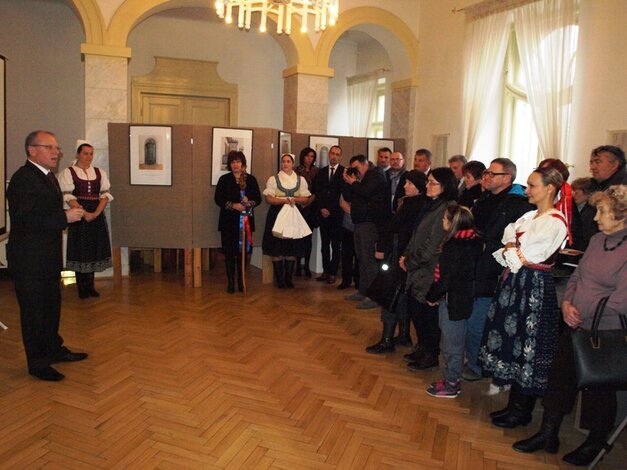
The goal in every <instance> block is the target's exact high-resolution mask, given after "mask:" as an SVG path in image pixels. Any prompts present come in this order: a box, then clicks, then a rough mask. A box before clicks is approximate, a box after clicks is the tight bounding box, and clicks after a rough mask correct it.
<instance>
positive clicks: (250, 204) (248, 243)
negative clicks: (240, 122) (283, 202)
mask: <svg viewBox="0 0 627 470" xmlns="http://www.w3.org/2000/svg"><path fill="white" fill-rule="evenodd" d="M226 165H227V168H228V169H229V170H230V172H229V173H227V174H225V175H222V176H221V177H220V179H219V180H218V185H217V186H216V193H215V196H214V200H215V203H216V204H217V205H218V206H219V207H220V219H219V220H218V230H219V231H220V235H221V238H222V253H223V254H224V261H225V264H226V280H227V288H226V291H227V292H228V293H229V294H232V293H233V292H235V269H236V268H235V266H237V287H238V290H239V291H240V292H243V291H244V264H243V263H244V262H245V258H243V256H242V253H243V252H244V253H247V254H248V253H250V252H251V251H252V232H254V231H255V218H254V216H253V209H254V208H255V207H256V206H258V205H259V204H261V193H260V192H259V185H258V184H257V180H256V179H255V177H254V176H253V175H251V174H249V173H247V172H246V156H245V155H244V153H243V152H238V151H235V150H232V151H231V152H229V154H228V156H227V159H226Z"/></svg>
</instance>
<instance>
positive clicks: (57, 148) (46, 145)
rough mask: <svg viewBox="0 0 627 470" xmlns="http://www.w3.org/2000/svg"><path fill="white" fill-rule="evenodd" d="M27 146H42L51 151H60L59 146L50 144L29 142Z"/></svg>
mask: <svg viewBox="0 0 627 470" xmlns="http://www.w3.org/2000/svg"><path fill="white" fill-rule="evenodd" d="M29 147H43V148H45V149H48V151H49V152H51V151H52V150H56V151H57V152H60V151H61V147H58V146H56V145H50V144H30V145H29Z"/></svg>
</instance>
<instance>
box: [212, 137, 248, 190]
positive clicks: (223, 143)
mask: <svg viewBox="0 0 627 470" xmlns="http://www.w3.org/2000/svg"><path fill="white" fill-rule="evenodd" d="M232 150H235V151H237V152H243V153H244V156H245V157H246V162H247V165H246V171H247V172H248V173H252V168H253V152H252V150H253V131H252V129H229V128H225V127H214V128H213V147H212V153H211V184H212V185H213V186H216V185H217V184H218V180H219V179H220V176H222V175H224V174H226V173H228V172H229V169H228V167H227V165H226V159H227V157H228V156H229V152H231V151H232Z"/></svg>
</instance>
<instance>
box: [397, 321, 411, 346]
mask: <svg viewBox="0 0 627 470" xmlns="http://www.w3.org/2000/svg"><path fill="white" fill-rule="evenodd" d="M409 324H410V320H409V317H408V316H404V317H400V318H399V319H398V336H395V337H394V344H398V345H399V346H412V342H411V333H410V332H409Z"/></svg>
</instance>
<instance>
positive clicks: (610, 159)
mask: <svg viewBox="0 0 627 470" xmlns="http://www.w3.org/2000/svg"><path fill="white" fill-rule="evenodd" d="M590 174H591V175H592V177H593V178H594V179H595V180H596V182H597V184H598V190H599V191H605V190H606V189H607V188H609V187H610V186H612V185H614V184H627V173H626V172H625V152H624V151H623V149H621V148H620V147H615V146H613V145H602V146H600V147H597V148H595V149H594V150H593V151H592V154H591V155H590Z"/></svg>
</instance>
